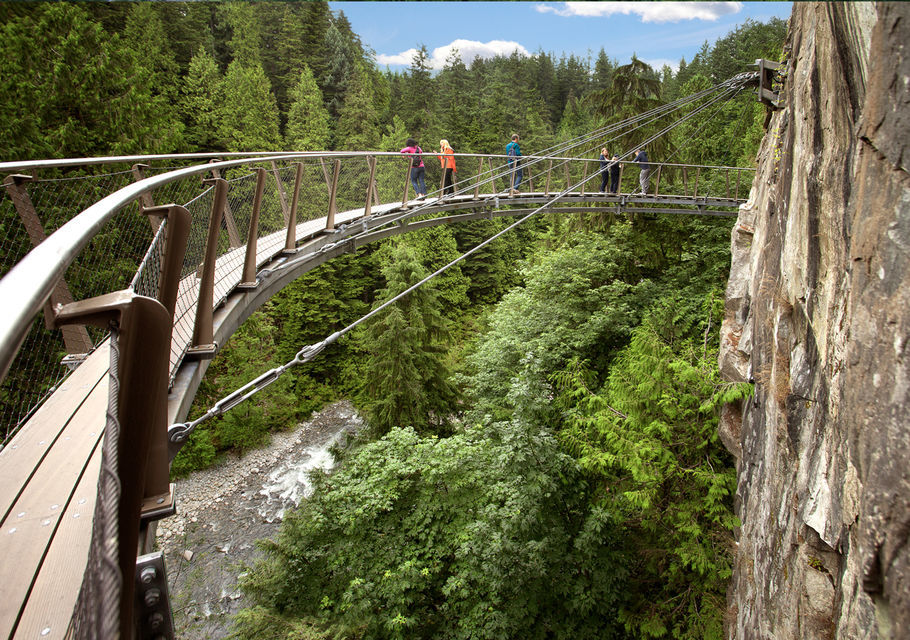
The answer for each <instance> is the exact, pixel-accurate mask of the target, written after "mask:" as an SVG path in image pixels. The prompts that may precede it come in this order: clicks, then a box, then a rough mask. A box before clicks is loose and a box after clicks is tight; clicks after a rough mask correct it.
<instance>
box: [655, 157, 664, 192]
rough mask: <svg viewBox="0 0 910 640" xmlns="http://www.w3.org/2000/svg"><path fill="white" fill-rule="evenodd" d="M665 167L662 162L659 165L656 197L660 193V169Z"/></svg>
mask: <svg viewBox="0 0 910 640" xmlns="http://www.w3.org/2000/svg"><path fill="white" fill-rule="evenodd" d="M663 168H664V167H663V165H662V164H659V165H657V180H656V181H655V185H654V197H657V196H659V195H660V170H661V169H663Z"/></svg>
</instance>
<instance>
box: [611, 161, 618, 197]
mask: <svg viewBox="0 0 910 640" xmlns="http://www.w3.org/2000/svg"><path fill="white" fill-rule="evenodd" d="M618 192H619V156H618V155H616V154H615V153H614V154H613V157H612V158H610V193H613V194H615V193H618Z"/></svg>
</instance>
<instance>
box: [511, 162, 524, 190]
mask: <svg viewBox="0 0 910 640" xmlns="http://www.w3.org/2000/svg"><path fill="white" fill-rule="evenodd" d="M515 164H517V163H516V162H515V161H514V160H512V161H509V171H510V172H511V170H512V168H513V165H515ZM514 179H515V184H513V185H512V188H513V189H518V185H520V184H521V167H518V168H517V169H515V178H514ZM509 180H512V173H509Z"/></svg>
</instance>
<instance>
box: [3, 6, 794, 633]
mask: <svg viewBox="0 0 910 640" xmlns="http://www.w3.org/2000/svg"><path fill="white" fill-rule="evenodd" d="M0 24H2V27H3V37H2V38H0V49H2V50H3V59H4V61H5V70H4V73H3V74H2V75H0V87H2V88H0V104H2V109H3V112H2V117H0V127H2V128H3V131H2V136H0V140H2V142H0V145H3V146H2V149H3V153H2V158H3V160H16V159H30V158H42V157H80V156H93V155H113V154H124V153H162V152H168V153H170V152H183V151H198V150H205V151H218V150H226V151H245V150H261V149H269V150H273V149H279V148H285V149H289V150H318V149H358V150H360V149H382V150H397V149H399V148H400V147H401V146H403V144H404V140H405V138H407V137H408V136H413V137H415V138H417V139H418V140H420V141H421V142H422V144H423V145H424V146H425V147H426V148H435V143H436V141H437V140H439V139H440V138H446V139H448V140H449V141H450V142H451V144H452V146H453V147H454V148H455V150H456V151H458V152H492V153H502V152H503V149H504V146H505V143H506V142H507V141H508V137H509V135H510V134H511V133H512V132H519V133H520V134H521V136H522V145H523V149H524V150H525V153H533V152H534V151H535V150H537V149H544V148H547V147H549V146H551V145H552V144H555V143H557V142H559V141H560V140H565V139H568V138H570V137H573V136H576V135H580V134H582V133H585V132H587V131H590V130H592V129H595V128H596V127H598V126H600V125H602V124H604V123H609V122H613V121H617V120H621V119H623V118H625V117H627V116H629V115H630V114H633V113H636V112H639V111H641V110H642V109H646V108H648V107H650V106H653V105H656V104H662V103H666V102H669V101H672V100H674V99H676V98H678V97H680V96H683V95H687V94H689V93H693V92H694V91H697V90H699V89H702V88H705V87H707V86H711V85H713V84H716V83H717V82H719V81H722V80H725V79H727V78H729V77H731V76H733V75H734V74H736V73H739V72H741V71H743V70H746V69H747V68H748V67H747V65H748V64H750V63H752V62H753V61H754V60H755V59H756V58H760V57H766V58H771V59H778V57H779V55H780V47H781V45H782V43H783V40H784V35H785V34H784V24H783V23H782V22H781V21H778V20H773V21H771V22H770V23H768V24H759V23H755V22H746V23H744V24H743V25H741V26H740V27H739V28H738V29H736V30H735V31H733V32H731V33H730V34H729V35H727V36H725V37H723V38H721V39H720V40H718V41H717V42H715V43H714V44H713V45H712V44H709V43H705V45H704V47H703V48H702V50H701V51H700V52H699V53H698V54H697V55H696V56H695V57H694V58H693V59H692V60H690V61H685V60H684V61H682V62H681V64H680V66H679V69H678V71H676V72H674V71H673V70H671V69H670V68H669V67H664V68H663V69H652V68H650V67H649V66H648V65H646V64H645V63H643V62H641V61H640V60H637V59H633V60H632V62H631V63H630V64H622V65H620V64H619V63H617V62H616V61H614V60H612V59H610V58H609V56H608V55H607V53H606V52H605V51H604V50H601V51H600V52H599V53H598V54H597V55H594V56H591V57H590V58H588V57H583V58H579V57H577V56H574V55H569V56H565V55H561V54H558V53H557V54H554V53H552V52H543V51H539V52H537V53H535V54H533V55H531V56H520V55H517V54H516V55H513V56H511V57H499V58H494V59H488V60H482V59H477V60H474V61H473V62H472V63H471V64H470V66H466V65H465V64H463V63H462V62H461V60H460V59H459V58H458V57H457V56H453V57H452V58H451V59H450V60H449V61H448V63H447V64H446V66H445V67H444V68H443V69H442V70H439V71H438V72H434V71H432V70H431V69H430V68H429V67H428V55H427V51H426V49H425V48H422V49H420V51H419V53H418V55H417V56H415V59H414V61H413V63H412V65H411V67H410V68H409V69H407V70H405V71H402V72H392V71H389V70H382V69H380V68H378V66H377V65H376V63H375V61H374V59H373V56H372V53H371V52H370V51H369V50H367V49H366V48H365V47H364V46H363V44H362V43H361V42H360V40H359V38H358V36H357V34H355V33H354V32H353V31H352V29H351V26H350V23H349V22H348V21H347V20H346V19H345V17H344V15H343V14H342V13H341V12H337V13H336V12H332V11H331V10H330V9H329V7H328V6H327V5H326V4H325V3H320V2H305V3H304V2H301V3H292V2H258V3H241V2H232V3H208V2H191V3H181V2H167V3H117V2H114V3H35V4H31V3H2V4H0ZM763 120H764V111H763V108H762V107H761V106H760V105H758V104H757V103H756V102H755V99H754V96H752V95H745V94H744V95H741V96H739V97H738V98H737V99H735V100H732V101H730V102H728V103H727V104H726V105H725V106H724V107H723V108H722V110H721V111H720V113H718V114H717V115H716V117H714V118H712V119H710V120H708V121H698V122H695V121H693V123H691V124H689V123H687V124H686V125H684V126H682V127H680V128H678V129H676V130H674V131H673V132H672V134H671V135H670V136H669V137H668V139H666V140H665V141H663V142H662V144H661V145H658V146H656V147H655V154H654V155H652V158H654V159H658V160H659V159H660V158H661V157H670V156H672V157H673V161H674V162H691V163H702V162H703V163H710V164H717V165H739V166H749V165H750V164H751V163H752V162H753V159H754V153H755V150H756V148H757V144H758V141H759V140H760V138H761V136H762V135H763V133H764V132H763V128H762V123H763ZM616 144H617V145H618V146H619V147H621V149H620V150H622V151H628V150H630V148H631V147H632V146H633V145H634V144H635V140H632V139H623V140H620V141H618V142H617V143H616ZM654 156H657V157H654ZM595 157H596V154H595ZM505 224H506V223H503V222H500V221H496V220H493V221H478V222H471V223H463V224H460V225H453V226H439V227H434V228H430V229H426V230H423V231H419V232H414V233H411V234H409V235H407V236H403V237H400V238H396V239H393V240H388V241H384V242H382V243H379V244H377V245H375V246H371V247H368V248H365V249H363V250H361V251H360V252H359V253H358V254H356V255H347V256H344V257H341V258H337V259H334V260H332V261H330V262H329V263H327V264H325V265H323V266H321V267H319V268H318V269H316V270H314V271H312V272H310V273H308V274H306V275H305V276H303V277H301V278H300V279H298V281H297V282H295V283H294V284H293V285H292V286H290V287H288V288H286V289H285V290H284V291H282V292H281V294H279V295H278V296H276V297H275V298H273V299H272V300H271V301H270V302H269V303H268V304H267V305H266V306H265V307H263V309H262V310H260V311H259V312H257V313H256V314H254V315H253V316H252V317H251V318H250V320H248V321H247V323H245V325H244V326H243V327H242V328H241V329H240V331H238V333H237V334H236V335H235V336H234V337H233V338H232V340H231V342H230V343H229V344H228V345H226V346H225V348H224V349H223V350H222V352H221V354H220V355H219V357H218V358H217V359H216V360H215V362H214V363H213V365H212V367H211V368H210V369H209V374H208V375H207V377H206V380H205V381H204V383H203V386H202V388H201V389H200V393H199V396H198V398H197V406H196V408H195V409H194V410H195V411H197V412H201V411H204V410H205V408H207V407H208V406H210V404H211V402H212V401H214V400H216V399H217V398H219V397H221V396H222V395H224V394H225V393H226V392H229V391H231V390H233V389H234V388H236V387H237V386H239V385H240V384H243V383H245V382H247V381H249V380H250V379H252V378H253V377H255V376H257V375H258V374H259V373H261V372H262V371H264V370H265V369H268V368H271V367H272V366H275V364H277V363H283V362H286V361H288V360H289V359H290V358H291V357H293V355H294V353H296V351H297V350H298V349H299V348H300V347H301V346H302V345H306V344H311V343H313V342H317V341H319V340H322V339H323V338H325V337H326V336H327V335H329V334H330V333H331V332H333V331H335V330H337V329H340V328H342V327H344V326H346V325H347V324H349V323H350V322H352V321H353V320H355V319H357V318H359V317H361V316H362V315H363V314H364V313H366V312H367V311H369V309H370V308H371V307H373V306H375V305H378V304H381V303H382V302H383V301H384V300H387V299H389V298H390V297H391V296H393V295H395V294H396V293H398V292H400V291H402V290H404V289H405V288H407V287H408V286H410V284H412V283H414V282H417V281H418V280H420V279H421V278H422V277H424V276H425V275H426V274H427V273H429V272H431V271H432V270H435V269H437V268H438V267H440V266H441V265H443V264H445V263H447V262H448V261H449V260H451V259H452V258H454V257H455V256H457V255H459V254H460V253H461V252H463V251H465V250H467V249H469V248H471V247H473V246H475V245H476V244H477V243H478V242H480V241H481V240H483V239H484V238H487V237H489V236H490V235H492V234H493V233H495V232H496V231H498V230H499V229H501V228H502V227H503V226H504V225H505ZM730 227H731V223H730V222H729V221H728V220H726V219H716V218H699V217H694V216H693V217H683V216H676V217H669V216H665V217H661V216H635V217H625V216H623V217H619V216H613V215H605V214H598V215H594V214H590V215H586V214H573V215H570V216H569V215H563V216H556V215H549V216H548V215H543V216H537V217H536V218H534V219H533V220H531V221H529V222H528V223H527V224H526V225H523V226H522V227H520V228H519V229H517V230H515V231H513V232H511V233H509V234H506V235H505V236H503V237H502V238H500V239H499V240H497V241H496V242H494V243H492V244H490V245H489V246H487V247H485V248H484V249H483V250H482V251H479V252H478V253H477V254H475V255H474V256H472V257H471V259H470V260H468V261H465V262H463V263H461V264H460V265H459V266H456V267H454V268H452V269H450V270H449V271H447V272H446V273H445V274H444V275H443V276H441V277H439V278H437V279H435V280H433V281H431V283H430V284H428V285H426V286H425V287H423V288H421V289H419V290H417V291H415V292H414V293H413V294H411V295H410V296H408V297H407V298H405V299H403V300H402V301H401V302H400V303H398V304H396V305H394V306H392V307H390V309H389V310H387V311H386V312H385V313H383V314H380V315H378V316H377V317H376V318H375V320H374V321H373V322H372V323H369V324H367V325H366V326H363V327H361V328H358V329H357V330H356V331H354V332H352V334H351V335H349V336H347V337H345V338H344V339H343V340H340V341H339V342H337V343H335V344H333V345H331V346H330V347H329V348H327V349H326V351H325V352H323V353H322V354H321V355H320V356H319V357H318V358H317V359H316V360H314V361H313V362H312V363H309V364H308V365H306V366H305V367H299V368H297V369H295V370H293V372H292V374H291V375H287V376H285V377H283V378H282V379H281V380H280V381H279V382H278V383H276V384H274V385H272V386H271V387H269V389H268V391H267V392H265V393H263V394H260V396H257V398H256V399H255V400H254V401H250V402H247V403H246V404H244V405H241V406H240V407H238V408H237V409H235V410H233V411H232V412H230V413H228V414H227V415H226V416H224V417H223V418H220V419H218V420H214V421H210V422H208V423H205V424H204V425H203V426H202V427H200V428H199V429H198V430H197V431H196V432H195V433H194V434H193V437H192V439H191V440H190V443H189V444H188V445H187V446H186V447H185V448H184V450H183V451H182V452H181V455H180V456H179V457H178V459H177V461H176V463H175V467H174V472H175V473H177V474H180V473H186V472H188V471H189V470H191V469H194V468H199V467H202V466H205V465H208V464H211V463H212V462H213V461H215V460H217V459H218V457H219V456H223V455H235V454H237V453H242V452H243V451H244V450H247V449H250V448H252V447H255V446H259V445H261V444H263V443H264V442H265V441H266V440H267V438H268V434H269V432H271V431H274V430H278V429H284V428H288V427H289V426H291V425H293V424H295V423H296V422H297V421H298V420H300V419H302V418H304V417H306V416H307V415H308V414H309V413H310V412H312V411H313V410H314V409H317V408H318V407H320V406H321V405H322V404H324V403H325V402H327V401H331V400H333V399H337V398H341V397H348V398H351V399H353V400H354V401H355V403H356V404H357V406H358V407H359V408H360V409H361V410H362V411H363V413H364V415H365V416H366V418H367V425H368V426H367V428H366V429H365V430H364V431H363V432H362V433H361V434H359V436H358V437H357V438H356V439H355V440H354V441H352V442H350V443H349V445H348V446H347V447H346V448H345V449H344V450H343V451H340V452H339V455H340V457H341V459H342V461H341V464H340V466H339V468H338V469H337V470H336V471H335V472H334V473H333V474H331V475H322V476H319V477H318V478H317V485H318V490H317V491H316V493H315V495H314V496H313V498H312V499H310V500H309V501H308V502H305V503H304V504H302V506H301V507H300V508H299V509H298V510H297V511H296V512H293V513H291V514H289V515H288V516H287V518H286V520H285V523H284V525H283V527H282V532H281V535H280V537H279V539H277V540H275V541H271V542H266V543H263V544H264V548H265V549H266V551H267V555H266V559H265V560H263V561H262V562H260V563H259V564H258V565H256V566H255V567H252V568H250V570H249V572H248V575H247V578H246V579H245V585H244V588H245V589H246V591H247V593H248V594H249V595H250V596H251V598H252V600H253V602H254V606H253V607H252V608H250V609H247V610H245V611H243V612H242V613H241V614H240V616H239V617H238V619H237V625H236V635H237V637H238V638H264V639H272V638H274V639H276V640H277V639H280V638H281V639H283V638H301V639H302V638H312V639H316V638H352V639H353V638H490V639H494V638H495V639H500V638H522V639H526V638H659V637H672V638H691V639H693V640H694V639H702V638H720V637H722V623H723V618H724V615H725V606H726V604H725V589H726V582H727V579H728V577H729V575H730V558H731V555H732V551H731V548H732V546H733V544H734V542H733V534H732V532H733V529H734V527H735V526H736V525H737V521H736V518H735V517H734V515H733V493H734V491H735V486H736V483H735V472H734V468H733V460H732V458H731V457H730V456H729V455H728V454H727V453H726V451H725V450H724V449H723V447H722V446H721V445H720V443H719V442H718V437H717V434H716V424H717V414H718V411H719V407H720V406H721V405H722V404H723V403H725V402H731V401H736V400H740V399H742V398H744V397H746V396H747V395H748V394H749V393H750V389H749V388H748V387H747V386H733V385H728V384H724V383H722V382H721V381H720V379H719V374H718V371H717V363H716V356H717V347H716V345H717V342H718V338H717V330H718V326H719V323H720V319H721V310H722V306H723V305H722V303H723V289H724V286H725V283H726V274H727V270H728V267H729V249H728V247H729V233H730Z"/></svg>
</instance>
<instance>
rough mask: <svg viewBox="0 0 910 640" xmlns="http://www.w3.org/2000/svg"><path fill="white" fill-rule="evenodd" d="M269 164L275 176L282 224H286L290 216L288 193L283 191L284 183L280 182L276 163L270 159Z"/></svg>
mask: <svg viewBox="0 0 910 640" xmlns="http://www.w3.org/2000/svg"><path fill="white" fill-rule="evenodd" d="M271 165H272V175H273V176H275V184H276V185H278V201H279V202H281V215H282V216H283V217H284V224H287V223H288V220H289V219H290V217H291V213H290V209H289V208H288V194H287V193H286V192H285V190H284V185H283V184H282V183H281V175H280V174H279V173H278V165H277V164H275V161H274V160H272V162H271Z"/></svg>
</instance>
